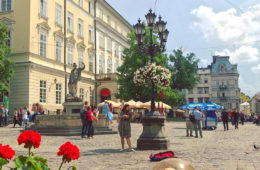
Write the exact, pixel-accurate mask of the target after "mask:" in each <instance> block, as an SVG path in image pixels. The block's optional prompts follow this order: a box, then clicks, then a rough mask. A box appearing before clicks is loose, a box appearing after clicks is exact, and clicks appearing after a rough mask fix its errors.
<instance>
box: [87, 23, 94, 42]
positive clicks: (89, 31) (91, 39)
mask: <svg viewBox="0 0 260 170" xmlns="http://www.w3.org/2000/svg"><path fill="white" fill-rule="evenodd" d="M88 41H89V42H90V43H93V29H92V27H91V26H89V28H88Z"/></svg>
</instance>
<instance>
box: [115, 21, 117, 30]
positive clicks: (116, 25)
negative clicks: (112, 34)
mask: <svg viewBox="0 0 260 170" xmlns="http://www.w3.org/2000/svg"><path fill="white" fill-rule="evenodd" d="M115 30H117V22H116V21H115Z"/></svg>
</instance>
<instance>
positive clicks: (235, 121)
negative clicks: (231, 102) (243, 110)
mask: <svg viewBox="0 0 260 170" xmlns="http://www.w3.org/2000/svg"><path fill="white" fill-rule="evenodd" d="M233 118H234V123H235V129H238V121H239V113H238V112H237V109H234V112H233Z"/></svg>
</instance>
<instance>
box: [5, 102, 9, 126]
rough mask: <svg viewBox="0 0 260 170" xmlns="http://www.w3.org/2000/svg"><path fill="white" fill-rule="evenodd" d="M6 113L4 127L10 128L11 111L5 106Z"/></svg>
mask: <svg viewBox="0 0 260 170" xmlns="http://www.w3.org/2000/svg"><path fill="white" fill-rule="evenodd" d="M4 112H5V119H4V125H5V126H8V124H9V123H8V122H9V110H8V108H7V106H4Z"/></svg>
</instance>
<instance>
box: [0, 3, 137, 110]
mask: <svg viewBox="0 0 260 170" xmlns="http://www.w3.org/2000/svg"><path fill="white" fill-rule="evenodd" d="M0 6H1V10H0V21H1V22H4V23H6V24H7V25H8V27H9V31H10V34H9V35H10V37H9V39H10V44H9V45H10V48H11V50H12V53H11V55H10V58H11V59H13V60H14V62H15V75H14V77H13V78H12V80H11V81H10V94H9V100H10V109H11V110H13V108H15V107H17V108H20V107H23V106H29V107H30V108H31V106H32V104H33V103H40V104H42V105H43V107H44V108H45V110H46V111H50V112H55V111H57V110H61V109H63V106H62V103H63V102H64V101H65V78H64V77H65V72H64V40H65V38H66V61H67V62H66V68H67V73H66V74H67V76H68V77H69V73H70V71H71V69H72V65H73V63H76V64H77V65H78V66H80V67H81V66H82V63H84V64H85V66H86V67H85V70H84V71H83V72H82V78H81V81H80V82H79V83H78V91H77V92H78V96H79V97H81V98H82V99H83V100H84V101H90V103H92V102H94V101H95V99H94V97H95V95H94V87H95V86H94V85H95V69H96V73H97V78H98V77H100V76H99V75H103V77H104V76H105V77H111V76H112V77H113V76H115V75H116V69H117V67H118V66H120V65H121V64H122V51H123V50H124V48H127V47H128V44H127V34H128V33H130V32H131V30H132V26H131V25H130V24H129V23H128V22H127V21H126V20H125V19H124V18H123V17H122V16H121V15H120V14H119V13H118V12H117V11H115V10H114V9H113V8H112V7H111V6H110V5H109V4H108V3H107V2H106V1H105V0H97V1H96V3H95V1H94V0H67V1H66V6H67V7H66V9H67V10H66V37H64V0H30V1H28V0H0ZM94 7H96V10H95V9H94ZM95 11H96V16H97V17H96V19H95V17H94V16H95V13H94V12H95ZM95 21H96V22H95ZM95 31H96V42H95ZM95 43H96V49H95ZM95 54H96V55H95ZM95 56H96V58H95ZM95 66H96V68H95ZM101 77H102V76H101ZM110 80H111V81H105V82H104V79H99V82H100V83H99V85H98V90H97V91H98V92H99V93H98V94H97V97H98V98H97V99H98V102H100V101H101V99H102V97H101V96H100V94H101V92H102V90H103V89H106V90H109V91H110V93H111V94H110V96H107V97H110V98H111V99H114V100H115V98H114V93H116V90H117V83H116V81H113V80H114V78H113V79H112V78H110ZM103 82H104V84H103ZM108 82H109V83H108Z"/></svg>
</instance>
